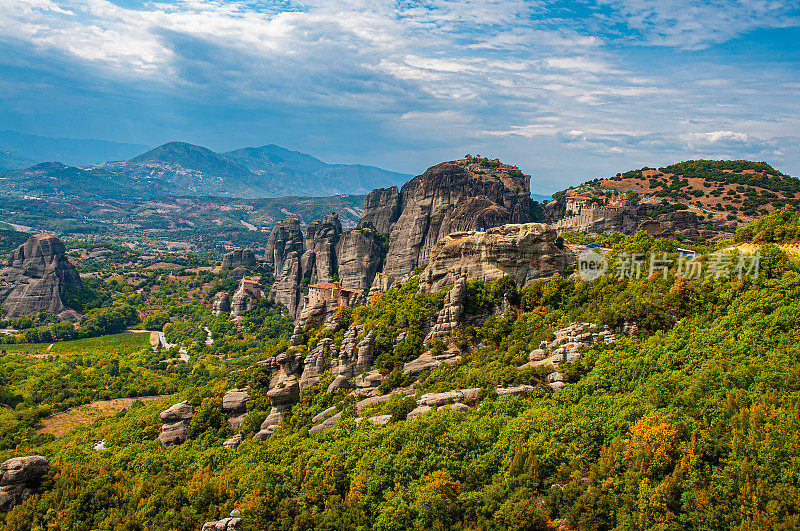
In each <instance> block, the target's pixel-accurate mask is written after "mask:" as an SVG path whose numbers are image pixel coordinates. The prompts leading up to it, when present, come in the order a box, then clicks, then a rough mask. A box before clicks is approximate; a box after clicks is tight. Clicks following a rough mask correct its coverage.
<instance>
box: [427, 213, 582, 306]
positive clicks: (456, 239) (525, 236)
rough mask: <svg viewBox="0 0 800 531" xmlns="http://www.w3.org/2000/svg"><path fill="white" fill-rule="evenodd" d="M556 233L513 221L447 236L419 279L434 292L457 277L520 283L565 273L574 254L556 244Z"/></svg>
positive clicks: (436, 248) (432, 253) (543, 227)
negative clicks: (485, 228) (503, 279)
mask: <svg viewBox="0 0 800 531" xmlns="http://www.w3.org/2000/svg"><path fill="white" fill-rule="evenodd" d="M556 238H557V234H556V232H555V230H553V229H552V228H550V227H549V226H548V225H543V224H541V223H526V224H510V225H503V226H500V227H494V228H490V229H488V230H486V231H485V232H474V231H472V232H458V233H453V234H449V235H447V236H445V237H444V238H442V239H441V240H440V241H439V242H438V243H437V244H436V245H435V247H434V248H433V249H432V251H431V257H430V262H429V263H428V266H427V267H426V268H425V271H423V272H422V276H421V278H420V282H421V283H422V284H424V285H425V286H426V287H427V288H428V289H430V290H432V291H438V290H439V289H441V288H442V287H444V286H446V285H448V284H452V283H454V282H455V281H456V280H457V279H458V278H461V277H465V278H466V279H468V280H472V279H479V280H484V281H490V280H493V279H496V278H502V277H504V276H509V277H511V278H512V279H513V280H514V282H516V284H517V286H520V287H522V286H526V285H528V284H530V283H531V282H532V281H533V280H534V279H536V278H542V277H549V276H552V275H553V274H555V273H563V272H564V271H565V270H566V268H567V266H569V265H571V264H572V262H573V261H574V257H573V256H572V253H571V252H569V251H568V250H565V249H562V248H560V247H559V246H557V245H556Z"/></svg>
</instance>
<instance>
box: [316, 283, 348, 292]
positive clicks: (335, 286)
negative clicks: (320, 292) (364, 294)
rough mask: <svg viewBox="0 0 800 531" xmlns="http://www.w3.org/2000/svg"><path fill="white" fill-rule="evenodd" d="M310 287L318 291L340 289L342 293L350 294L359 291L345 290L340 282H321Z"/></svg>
mask: <svg viewBox="0 0 800 531" xmlns="http://www.w3.org/2000/svg"><path fill="white" fill-rule="evenodd" d="M308 287H309V288H316V289H338V290H341V291H349V292H350V293H358V290H357V289H350V288H343V287H342V286H341V285H340V284H339V283H338V282H320V283H318V284H311V285H310V286H308Z"/></svg>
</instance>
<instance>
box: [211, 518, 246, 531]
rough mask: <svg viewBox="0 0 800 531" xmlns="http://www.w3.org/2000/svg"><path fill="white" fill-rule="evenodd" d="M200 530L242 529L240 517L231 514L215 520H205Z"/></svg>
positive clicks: (236, 530)
mask: <svg viewBox="0 0 800 531" xmlns="http://www.w3.org/2000/svg"><path fill="white" fill-rule="evenodd" d="M201 531H242V519H241V518H238V517H233V516H231V517H228V518H223V519H222V520H217V521H216V522H206V523H204V524H203V528H202V530H201Z"/></svg>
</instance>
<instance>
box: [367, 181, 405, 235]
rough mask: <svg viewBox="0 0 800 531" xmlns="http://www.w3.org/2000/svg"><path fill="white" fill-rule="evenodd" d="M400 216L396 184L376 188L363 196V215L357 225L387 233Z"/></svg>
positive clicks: (398, 194)
mask: <svg viewBox="0 0 800 531" xmlns="http://www.w3.org/2000/svg"><path fill="white" fill-rule="evenodd" d="M399 216H400V192H399V191H398V189H397V187H396V186H392V187H391V188H378V189H377V190H373V191H371V192H370V193H368V194H367V197H365V198H364V215H363V216H362V217H361V222H360V223H359V224H358V225H359V227H364V228H368V229H375V230H376V231H378V232H382V233H388V232H389V231H390V230H391V228H392V225H393V224H394V222H395V221H397V218H398V217H399Z"/></svg>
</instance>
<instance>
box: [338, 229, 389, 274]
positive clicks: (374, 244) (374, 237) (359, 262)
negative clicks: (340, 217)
mask: <svg viewBox="0 0 800 531" xmlns="http://www.w3.org/2000/svg"><path fill="white" fill-rule="evenodd" d="M336 257H337V261H338V263H339V281H340V283H341V285H342V287H344V288H366V287H367V286H369V285H370V284H371V283H372V280H373V279H374V278H375V273H377V272H378V270H379V269H380V267H381V264H382V262H383V249H382V248H381V245H380V238H379V236H378V234H377V233H376V232H375V231H374V230H371V229H353V230H350V231H347V232H345V233H344V234H343V235H342V238H341V239H340V240H339V243H338V244H337V245H336Z"/></svg>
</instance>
